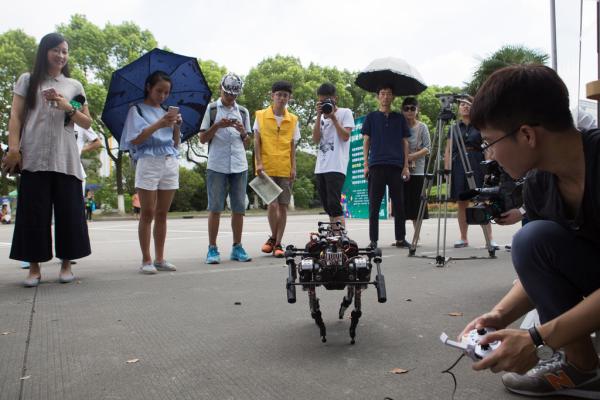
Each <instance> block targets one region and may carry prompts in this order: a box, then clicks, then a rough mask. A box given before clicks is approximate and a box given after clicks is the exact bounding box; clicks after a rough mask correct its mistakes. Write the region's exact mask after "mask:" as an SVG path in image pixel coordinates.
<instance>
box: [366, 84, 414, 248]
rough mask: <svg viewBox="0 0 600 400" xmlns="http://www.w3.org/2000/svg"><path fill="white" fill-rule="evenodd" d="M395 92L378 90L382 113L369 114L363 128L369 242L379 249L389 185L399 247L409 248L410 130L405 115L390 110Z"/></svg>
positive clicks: (397, 245)
mask: <svg viewBox="0 0 600 400" xmlns="http://www.w3.org/2000/svg"><path fill="white" fill-rule="evenodd" d="M394 97H395V96H394V94H393V93H392V88H391V87H389V86H385V85H384V86H382V87H380V88H379V89H378V90H377V100H378V101H379V110H378V111H373V112H370V113H369V114H367V116H366V118H365V120H364V122H363V126H362V134H363V140H364V142H363V154H364V159H365V161H364V163H365V178H368V180H369V239H370V240H371V244H370V246H371V247H377V240H378V239H379V208H380V207H381V200H382V199H383V195H384V194H385V187H386V185H387V186H388V188H389V191H390V198H391V200H392V207H393V211H394V234H395V237H396V242H395V245H396V247H405V248H408V247H410V243H408V242H407V241H406V239H405V236H406V228H405V226H404V225H405V222H406V219H405V217H404V209H403V208H404V207H403V203H404V182H405V181H407V180H409V179H410V171H409V169H408V149H409V145H408V138H409V137H410V130H409V128H408V123H407V122H406V118H404V115H402V114H400V113H397V112H393V111H392V110H391V106H392V102H393V101H394Z"/></svg>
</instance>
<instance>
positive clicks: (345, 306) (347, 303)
mask: <svg viewBox="0 0 600 400" xmlns="http://www.w3.org/2000/svg"><path fill="white" fill-rule="evenodd" d="M353 297H354V286H352V285H348V294H347V295H346V296H344V298H343V299H342V304H340V311H339V315H338V316H339V317H340V319H342V318H344V313H345V312H346V310H347V309H348V307H350V304H352V298H353Z"/></svg>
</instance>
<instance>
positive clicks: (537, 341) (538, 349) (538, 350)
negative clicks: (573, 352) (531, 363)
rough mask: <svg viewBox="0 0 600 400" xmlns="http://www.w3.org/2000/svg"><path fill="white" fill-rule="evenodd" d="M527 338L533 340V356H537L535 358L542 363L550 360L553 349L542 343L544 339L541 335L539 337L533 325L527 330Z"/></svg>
mask: <svg viewBox="0 0 600 400" xmlns="http://www.w3.org/2000/svg"><path fill="white" fill-rule="evenodd" d="M529 336H531V340H533V345H534V346H535V354H536V355H537V358H539V359H540V360H542V361H546V360H549V359H551V358H552V356H553V355H554V349H553V348H552V347H550V346H548V345H547V344H546V342H544V339H542V335H540V332H539V331H538V330H537V328H536V327H535V325H534V326H532V327H531V328H529Z"/></svg>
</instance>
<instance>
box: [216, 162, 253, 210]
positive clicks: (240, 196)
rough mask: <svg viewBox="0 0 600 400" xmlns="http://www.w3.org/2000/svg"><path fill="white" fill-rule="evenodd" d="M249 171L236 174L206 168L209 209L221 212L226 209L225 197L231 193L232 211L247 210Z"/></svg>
mask: <svg viewBox="0 0 600 400" xmlns="http://www.w3.org/2000/svg"><path fill="white" fill-rule="evenodd" d="M247 183H248V171H247V170H246V171H244V172H239V173H235V174H222V173H220V172H216V171H213V170H210V169H208V170H206V190H207V193H208V211H211V212H217V213H220V212H222V211H223V210H224V209H225V198H226V197H227V194H229V199H230V202H231V211H232V212H234V213H236V214H244V213H245V212H246V185H247Z"/></svg>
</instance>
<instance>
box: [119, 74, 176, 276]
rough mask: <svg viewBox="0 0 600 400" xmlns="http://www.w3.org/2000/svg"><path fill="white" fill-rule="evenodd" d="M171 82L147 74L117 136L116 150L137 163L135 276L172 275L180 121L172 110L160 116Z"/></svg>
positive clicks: (164, 75)
mask: <svg viewBox="0 0 600 400" xmlns="http://www.w3.org/2000/svg"><path fill="white" fill-rule="evenodd" d="M171 87H172V82H171V78H170V77H169V75H167V73H166V72H164V71H160V70H157V71H154V72H152V73H151V74H150V75H149V76H148V77H147V78H146V81H145V85H144V89H145V90H144V100H143V101H142V102H140V103H137V104H134V105H133V106H131V107H130V108H129V112H128V114H127V119H126V120H125V126H124V128H123V132H122V135H121V141H120V149H121V150H123V151H129V153H130V156H131V157H132V159H133V160H134V162H135V163H136V171H135V187H136V189H137V191H138V193H139V198H140V205H141V213H140V220H139V225H138V236H139V240H140V248H141V250H142V265H141V267H140V271H141V272H142V273H145V274H156V273H157V271H175V270H176V267H175V266H174V265H173V264H171V263H170V262H168V261H167V260H165V258H164V248H165V239H166V236H167V213H168V211H169V208H170V207H171V202H172V201H173V196H174V195H175V191H176V190H177V189H178V188H179V143H180V135H181V129H180V127H181V124H182V122H183V121H182V118H181V114H180V113H179V110H178V109H177V108H176V107H170V108H169V109H168V111H167V110H165V109H164V108H163V107H162V105H163V103H164V102H165V101H166V100H167V98H168V97H169V94H170V92H171ZM153 221H154V231H153V232H152V233H153V236H154V250H155V258H154V262H153V261H152V257H151V255H150V238H151V231H152V222H153Z"/></svg>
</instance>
